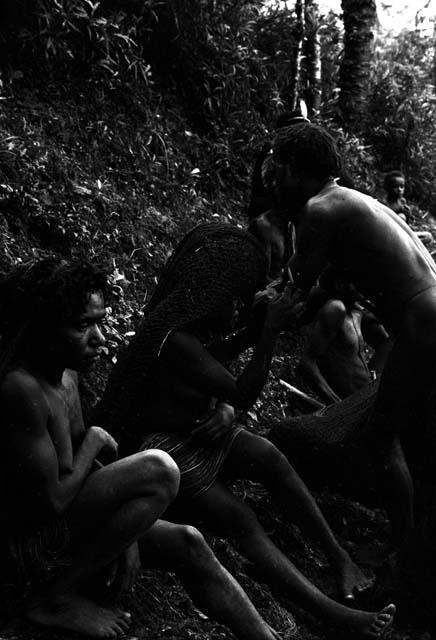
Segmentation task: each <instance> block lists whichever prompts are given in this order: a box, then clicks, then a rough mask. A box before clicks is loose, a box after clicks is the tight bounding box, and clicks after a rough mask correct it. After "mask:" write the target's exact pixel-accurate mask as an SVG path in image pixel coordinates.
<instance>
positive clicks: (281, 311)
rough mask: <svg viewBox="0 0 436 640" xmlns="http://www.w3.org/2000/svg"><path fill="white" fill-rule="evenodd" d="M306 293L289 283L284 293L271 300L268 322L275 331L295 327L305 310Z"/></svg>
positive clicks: (278, 331)
mask: <svg viewBox="0 0 436 640" xmlns="http://www.w3.org/2000/svg"><path fill="white" fill-rule="evenodd" d="M305 299H306V293H305V292H303V290H302V289H298V288H297V287H295V286H294V285H291V284H288V285H287V286H286V287H285V289H284V291H283V293H282V295H281V296H278V297H277V298H276V299H275V300H273V301H271V302H270V304H269V307H268V314H267V318H266V324H267V326H268V328H269V329H270V330H271V331H273V333H280V332H281V331H285V330H291V329H293V328H295V327H296V326H297V325H298V323H299V320H300V319H301V317H302V316H303V313H304V310H305V306H306V305H305Z"/></svg>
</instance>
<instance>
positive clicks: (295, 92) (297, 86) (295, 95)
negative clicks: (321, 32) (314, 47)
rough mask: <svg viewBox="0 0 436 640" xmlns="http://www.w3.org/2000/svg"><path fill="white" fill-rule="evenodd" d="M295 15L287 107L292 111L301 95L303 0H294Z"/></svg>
mask: <svg viewBox="0 0 436 640" xmlns="http://www.w3.org/2000/svg"><path fill="white" fill-rule="evenodd" d="M295 13H296V16H297V28H296V35H297V46H296V52H295V77H294V84H293V88H292V95H291V98H290V100H289V105H290V108H291V110H292V111H294V110H295V109H296V108H297V105H298V103H299V99H300V98H301V95H302V82H303V80H302V71H303V39H304V18H305V11H304V0H296V2H295Z"/></svg>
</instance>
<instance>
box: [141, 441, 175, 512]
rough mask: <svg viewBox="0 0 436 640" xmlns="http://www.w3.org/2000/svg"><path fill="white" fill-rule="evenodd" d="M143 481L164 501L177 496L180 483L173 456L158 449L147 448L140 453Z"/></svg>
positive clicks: (170, 500)
mask: <svg viewBox="0 0 436 640" xmlns="http://www.w3.org/2000/svg"><path fill="white" fill-rule="evenodd" d="M140 459H141V463H142V467H143V470H144V472H145V481H146V483H147V484H148V486H149V488H151V487H153V489H154V490H155V491H156V492H157V493H158V494H159V495H160V496H161V497H162V499H163V500H164V501H166V502H172V501H173V500H174V499H175V497H176V496H177V492H178V490H179V485H180V471H179V468H178V466H177V464H176V463H175V462H174V460H173V458H172V457H171V456H170V455H168V453H165V451H161V450H160V449H148V450H147V451H142V452H141V454H140Z"/></svg>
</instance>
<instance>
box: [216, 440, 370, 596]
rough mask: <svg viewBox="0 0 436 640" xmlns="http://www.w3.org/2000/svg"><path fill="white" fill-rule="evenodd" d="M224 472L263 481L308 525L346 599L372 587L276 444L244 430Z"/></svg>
mask: <svg viewBox="0 0 436 640" xmlns="http://www.w3.org/2000/svg"><path fill="white" fill-rule="evenodd" d="M223 474H226V476H227V475H228V476H229V477H237V478H248V479H250V480H254V481H257V482H260V483H262V484H263V485H264V486H265V487H266V488H267V489H268V490H269V491H270V492H271V494H272V496H273V497H274V498H275V499H276V500H277V501H278V503H279V504H280V506H281V507H282V509H283V511H284V514H285V516H287V518H288V520H290V521H293V522H296V523H297V524H299V525H300V524H301V525H302V526H304V528H305V531H307V532H308V533H309V535H310V536H312V538H314V539H317V540H318V541H319V542H320V544H321V545H322V548H323V550H324V551H325V553H326V554H327V557H328V558H329V560H330V562H331V563H332V565H333V567H334V569H335V570H336V572H337V575H338V581H339V588H340V592H341V597H342V598H344V599H346V600H348V599H349V600H352V599H353V598H354V592H356V591H357V592H359V591H363V590H364V589H366V588H367V587H368V586H370V584H371V581H370V580H369V579H368V578H366V577H365V575H364V574H363V573H362V571H361V570H360V569H359V567H358V566H357V565H356V564H355V563H354V562H353V560H352V559H351V558H350V556H349V554H348V553H347V552H346V551H345V549H343V548H342V547H341V546H340V544H339V542H338V541H337V539H336V537H335V535H334V534H333V531H332V530H331V529H330V526H329V525H328V523H327V521H326V519H325V518H324V516H323V514H322V513H321V510H320V509H319V507H318V505H317V503H316V501H315V499H314V497H313V496H312V494H311V493H310V491H309V489H308V488H307V487H306V485H305V484H304V482H303V481H302V479H301V478H300V476H299V475H298V474H297V472H296V471H295V469H294V468H293V467H292V466H291V465H290V464H289V462H288V460H287V458H286V456H285V455H284V454H283V453H281V451H279V449H277V447H276V446H275V445H273V444H272V443H271V442H269V441H268V440H266V439H265V438H262V437H260V436H257V435H255V434H252V433H249V432H248V431H244V432H243V433H241V434H240V435H239V436H238V437H237V438H236V440H235V442H234V443H233V445H232V448H231V450H230V452H229V455H228V456H227V459H226V462H225V466H224V468H223Z"/></svg>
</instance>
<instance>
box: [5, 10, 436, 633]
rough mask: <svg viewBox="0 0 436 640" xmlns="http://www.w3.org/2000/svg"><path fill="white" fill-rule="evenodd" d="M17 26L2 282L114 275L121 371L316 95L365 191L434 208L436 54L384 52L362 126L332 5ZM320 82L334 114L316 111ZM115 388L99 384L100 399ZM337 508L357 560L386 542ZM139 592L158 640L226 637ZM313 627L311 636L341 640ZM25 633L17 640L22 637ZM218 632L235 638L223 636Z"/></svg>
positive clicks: (420, 38)
mask: <svg viewBox="0 0 436 640" xmlns="http://www.w3.org/2000/svg"><path fill="white" fill-rule="evenodd" d="M290 4H291V3H289V5H290ZM343 4H344V12H345V11H346V9H347V10H348V11H358V9H356V6H355V5H356V4H357V5H358V4H359V3H354V5H353V3H346V2H344V3H343ZM347 4H348V5H349V6H348V7H346V5H347ZM365 4H366V3H365ZM350 5H351V6H350ZM0 12H2V13H0V24H1V25H3V27H2V32H1V34H0V35H1V42H0V50H1V53H2V58H1V59H2V66H1V69H0V71H1V76H0V81H1V85H0V89H1V95H0V271H1V272H6V271H7V270H8V269H9V268H10V267H11V266H12V265H14V264H16V263H17V262H20V261H24V260H26V259H28V258H30V257H33V256H39V255H45V254H47V253H55V254H58V255H62V256H66V257H69V256H86V257H88V258H89V257H91V258H95V259H97V260H99V261H102V262H103V263H104V264H105V265H106V267H107V268H108V269H109V271H110V273H111V279H112V283H113V300H112V306H113V307H114V309H115V310H116V314H114V316H113V317H112V318H111V319H110V320H109V321H108V323H109V325H110V327H109V329H110V331H111V337H110V339H109V341H108V350H107V359H106V363H105V367H106V370H107V368H108V367H109V366H110V365H111V363H112V362H113V361H114V359H115V358H116V352H117V348H118V347H119V345H120V344H121V343H123V342H124V341H126V340H128V339H129V337H130V336H131V335H132V331H133V330H134V326H135V324H136V322H137V320H138V318H139V317H140V314H141V309H142V307H143V305H144V303H145V301H146V299H147V296H148V294H149V292H150V290H151V289H152V288H153V286H154V283H155V281H156V276H157V274H158V273H159V270H160V268H161V267H162V265H163V264H164V262H165V260H166V258H167V256H168V255H169V253H170V252H171V250H172V248H173V247H174V245H175V243H176V242H177V241H178V240H179V239H180V238H181V237H182V235H183V234H184V233H185V232H186V231H187V230H188V229H189V228H190V227H192V226H193V225H194V224H196V223H197V222H199V221H201V220H209V219H211V218H213V217H216V218H218V219H221V220H228V221H231V222H234V223H236V224H244V208H245V204H246V201H247V196H248V190H249V178H250V171H251V165H252V160H253V157H254V155H255V153H256V152H257V151H258V149H259V148H260V147H261V146H262V143H263V142H264V141H266V140H268V139H269V138H270V136H271V132H272V130H273V125H274V120H275V118H276V117H277V115H278V114H279V113H280V112H282V111H283V110H285V109H289V108H293V107H294V106H295V105H296V103H297V101H298V98H300V97H305V98H306V100H307V102H308V104H309V106H311V109H312V113H311V117H312V118H313V119H315V121H319V122H323V123H324V124H326V126H328V127H329V128H330V130H331V131H332V132H333V134H334V135H335V137H337V139H338V142H339V144H340V145H341V149H342V151H343V155H344V157H345V160H346V164H347V167H348V170H349V171H350V172H351V174H352V175H353V177H354V179H355V181H356V184H357V185H359V186H360V187H362V188H364V189H365V190H368V191H369V192H371V193H373V194H375V195H376V196H381V195H382V192H381V184H382V177H383V173H384V172H386V171H388V170H390V169H393V168H401V169H403V170H404V171H405V173H406V175H407V177H408V183H409V191H408V193H406V195H407V196H408V198H409V199H410V200H412V201H414V202H415V203H416V205H417V207H418V209H417V213H416V215H417V217H418V219H419V221H420V222H422V221H423V220H424V215H425V212H427V211H429V212H430V213H433V211H434V199H435V196H436V186H435V183H434V179H433V176H434V174H435V171H436V153H435V152H436V136H435V133H436V131H435V127H436V97H435V86H434V78H433V76H432V69H433V59H432V56H433V43H432V42H431V41H430V38H429V36H426V35H423V34H422V33H420V32H419V31H404V32H403V33H401V34H400V35H399V36H398V37H395V38H390V37H388V36H387V35H386V34H377V33H376V34H375V40H374V42H372V40H371V39H370V40H371V42H370V43H369V44H370V46H371V63H370V70H371V73H370V75H369V77H368V79H367V80H368V81H367V82H366V83H363V89H362V90H364V91H365V96H364V101H363V105H364V106H363V107H362V113H361V117H360V118H359V121H358V122H356V121H355V119H353V118H349V117H348V115H347V112H346V111H345V112H344V108H343V107H341V104H340V102H338V95H340V93H341V91H340V89H341V65H342V63H343V59H344V55H345V54H344V53H343V43H344V27H343V23H342V21H341V19H340V17H338V16H335V15H334V14H329V15H328V16H324V17H320V16H319V12H318V11H317V8H316V3H314V2H309V1H306V3H304V2H301V1H300V2H297V3H296V7H295V10H294V9H290V8H277V7H274V6H272V7H269V8H266V7H264V6H263V5H262V2H260V1H258V2H255V1H252V2H249V1H247V0H239V1H237V2H235V1H233V0H223V1H220V2H215V1H214V0H180V1H178V2H176V3H172V2H170V1H169V0H162V1H156V0H143V1H139V0H103V1H101V2H97V1H95V2H92V1H91V0H54V1H53V2H52V1H49V0H35V1H34V2H30V1H29V0H17V1H16V2H14V1H13V0H8V1H5V2H3V4H2V8H1V9H0ZM374 28H375V27H374V26H371V29H372V30H374ZM303 45H304V46H303ZM315 45H316V46H315ZM316 55H319V65H318V66H317V64H315V63H316V62H317V61H316V60H315V59H313V58H312V59H311V56H312V57H313V56H316ZM348 62H350V61H349V60H348ZM351 63H353V60H351ZM318 67H319V68H320V69H321V76H320V82H321V84H320V86H319V87H318V89H319V96H320V101H318V102H317V101H316V100H315V101H312V102H311V99H310V95H311V94H310V90H311V88H313V86H314V85H313V83H314V82H315V80H314V76H313V75H311V74H313V70H314V69H315V68H318ZM318 89H317V90H318ZM427 219H428V218H426V220H427ZM291 342H292V341H291ZM292 347H293V348H294V347H295V348H298V341H297V340H296V341H295V344H294V343H293V342H292ZM291 351H292V350H291ZM292 353H293V351H292ZM293 357H294V356H292V355H291V356H289V355H284V354H282V353H280V354H279V355H278V357H277V358H276V361H275V368H274V371H273V376H272V380H273V381H272V386H271V388H268V390H267V392H266V395H265V396H264V399H263V403H261V404H260V405H259V406H258V407H256V410H255V411H254V412H253V413H252V415H251V416H250V417H249V418H248V420H249V421H251V424H252V426H254V427H255V428H257V429H260V430H261V431H262V430H265V428H266V426H267V424H268V420H269V419H270V418H271V417H272V418H274V417H275V416H276V415H278V414H279V412H280V411H281V409H282V398H283V394H282V392H279V386H278V384H277V383H276V380H277V377H278V375H279V374H280V372H281V370H282V368H283V367H284V366H285V365H286V366H287V367H292V366H293V364H294V360H293ZM104 375H105V372H104V371H103V372H101V379H99V381H98V384H96V385H95V380H94V387H93V388H94V392H95V393H97V394H98V393H99V392H100V391H101V385H102V384H103V382H104ZM273 392H274V393H273ZM91 400H92V397H91ZM248 500H250V501H254V502H257V503H258V505H259V508H260V509H261V511H262V510H263V511H264V512H265V513H264V514H263V515H264V518H265V520H266V522H267V524H268V526H269V527H270V528H271V529H272V530H273V533H274V535H276V537H277V538H278V539H279V540H280V541H281V542H282V543H283V544H284V545H285V546H286V547H289V550H290V551H289V552H290V553H291V555H293V556H295V558H296V559H300V560H301V557H302V556H304V557H305V559H304V561H303V565H304V568H305V569H307V570H308V571H309V572H310V571H311V572H312V574H313V575H312V577H315V578H317V579H319V580H320V581H321V583H322V584H323V586H326V587H327V588H329V586H330V588H331V585H329V583H328V574H327V572H326V570H325V567H324V565H323V562H324V561H323V559H322V557H321V556H320V554H319V552H318V551H317V550H316V549H314V548H313V547H308V546H307V545H306V544H305V543H303V541H302V538H301V537H300V536H299V534H298V533H297V532H292V535H291V536H289V535H288V532H287V531H286V527H284V526H283V525H282V524H281V523H280V522H279V520H278V518H277V516H276V515H275V514H274V513H273V512H271V510H270V509H267V508H266V507H267V506H268V504H267V500H266V498H265V496H264V495H263V494H259V493H258V492H256V491H255V490H254V489H253V488H252V487H248ZM323 502H324V503H325V508H326V509H327V511H329V514H330V517H331V518H332V519H333V520H334V522H335V524H336V525H337V529H338V530H339V532H340V535H342V536H343V537H344V539H346V540H348V541H349V544H350V545H351V546H352V547H353V545H354V544H357V541H359V542H361V541H362V539H363V540H364V541H366V540H370V539H374V536H376V535H379V534H380V531H382V533H383V531H384V527H385V521H384V519H383V517H382V515H380V514H379V513H378V512H369V511H367V510H365V509H364V508H363V507H360V506H358V505H350V504H347V507H346V516H345V519H343V518H342V516H341V513H342V511H341V510H343V509H345V507H344V506H343V504H342V502H332V500H331V498H330V497H329V495H328V494H326V495H325V496H324V498H323ZM338 505H339V506H338ZM353 522H354V524H356V522H358V523H359V527H360V529H359V533H358V534H357V533H356V531H355V529H354V530H353V528H352V526H351V523H353ZM349 525H350V526H349ZM359 527H358V528H359ZM353 531H354V532H353ZM358 535H360V538H358ZM353 536H354V537H353ZM289 537H291V538H292V541H291V543H290V542H289V539H288V538H289ZM382 537H383V536H382ZM380 544H381V543H380ZM215 545H216V548H217V550H218V552H219V553H220V554H221V557H222V558H223V560H224V561H225V563H226V564H227V566H230V567H233V568H234V570H235V571H236V573H237V574H238V578H239V579H241V580H242V582H243V583H244V584H246V585H248V588H249V590H250V594H251V595H252V596H253V597H254V599H255V601H256V602H257V604H258V605H259V606H260V607H261V608H263V609H264V610H266V611H267V612H269V614H268V615H269V619H270V620H271V622H272V623H276V624H277V625H278V626H279V628H281V629H284V628H285V626H286V614H285V613H283V611H281V610H280V609H278V608H277V607H276V605H274V601H273V600H272V598H271V596H270V594H269V592H268V591H267V590H264V589H261V588H260V587H258V586H256V583H254V582H253V581H252V580H251V579H249V578H248V577H247V576H246V567H245V566H244V565H243V564H242V563H241V560H240V559H239V558H238V557H237V556H236V554H235V553H234V552H232V551H231V550H230V548H229V547H228V546H226V545H224V544H223V543H220V542H215ZM311 562H312V564H313V565H314V567H315V569H313V567H312V569H311V568H310V563H311ZM306 564H307V566H305V565H306ZM317 572H318V573H317ZM320 575H321V578H320ZM136 593H137V596H138V597H137V598H136V599H137V600H138V602H139V601H140V602H141V605H138V608H140V609H141V610H142V612H143V616H142V618H141V620H142V623H143V625H144V626H143V627H141V629H144V628H148V629H149V630H150V629H151V630H152V631H151V632H150V633H152V634H154V635H149V636H147V637H170V638H188V637H190V638H203V637H210V635H209V636H207V634H208V633H209V634H210V633H212V625H211V623H209V622H207V621H204V620H202V619H200V618H201V617H200V618H198V614H197V613H195V612H193V611H192V610H191V609H190V608H189V604H188V600H187V598H186V597H185V596H183V594H181V592H180V589H179V588H178V586H177V583H176V581H175V580H174V578H172V577H171V576H170V577H167V576H161V578H160V579H159V580H157V581H156V576H155V574H150V576H148V575H147V576H146V577H145V578H144V581H143V582H142V583H141V585H140V586H139V587H138V589H137V592H136ZM138 594H139V595H138ZM168 594H171V597H172V598H174V600H171V606H170V608H169V610H170V613H169V614H168V604H165V602H166V603H168V602H169V600H168ZM139 596H141V598H140V597H139ZM150 598H151V599H152V600H153V601H156V602H155V606H153V607H152V606H151V605H150ZM162 600H163V601H164V604H162ZM144 601H145V602H146V604H144ZM135 602H136V600H135ZM132 606H133V605H132ZM138 610H139V609H138ZM188 614H189V615H188ZM196 616H197V617H196ZM300 616H301V614H300ZM299 620H301V617H300V618H299ZM309 622H310V623H309V627H310V629H311V634H312V635H313V634H315V636H316V635H320V637H323V636H324V630H322V629H321V628H318V627H316V626H314V625H313V621H309ZM208 625H209V626H208ZM11 629H12V630H11ZM11 629H9V627H8V628H7V629H6V630H5V633H6V637H9V636H10V635H14V634H16V629H15V628H14V627H11ZM32 633H33V632H32ZM136 633H137V635H139V636H140V634H141V630H137V631H136ZM213 633H214V637H215V636H216V637H223V638H224V637H230V634H229V633H227V632H226V631H224V630H222V629H221V628H220V629H217V628H216V627H213ZM51 637H53V635H52V636H51ZM140 637H142V636H140Z"/></svg>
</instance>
